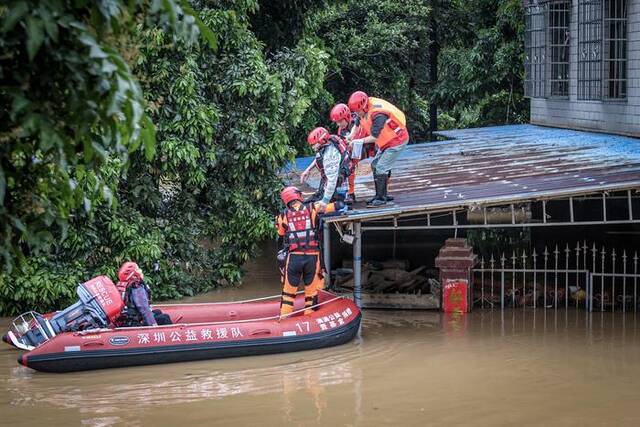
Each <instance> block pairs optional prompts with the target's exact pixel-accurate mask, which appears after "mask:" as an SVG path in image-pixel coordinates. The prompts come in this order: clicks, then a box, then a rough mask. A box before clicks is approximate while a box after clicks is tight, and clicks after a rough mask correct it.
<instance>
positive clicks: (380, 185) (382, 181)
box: [367, 174, 389, 208]
mask: <svg viewBox="0 0 640 427" xmlns="http://www.w3.org/2000/svg"><path fill="white" fill-rule="evenodd" d="M375 181H376V197H375V199H373V200H372V201H371V203H368V204H367V207H371V208H377V207H381V206H385V205H386V204H387V182H388V181H389V176H388V175H387V174H382V175H376V177H375Z"/></svg>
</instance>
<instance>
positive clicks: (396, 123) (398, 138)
mask: <svg viewBox="0 0 640 427" xmlns="http://www.w3.org/2000/svg"><path fill="white" fill-rule="evenodd" d="M378 114H386V115H387V116H388V117H389V118H388V119H387V121H386V123H385V124H384V126H383V128H382V130H381V131H380V134H379V135H378V138H377V139H376V145H377V146H378V148H380V149H381V150H384V149H385V148H391V147H395V146H397V145H400V144H402V143H404V142H406V141H407V140H408V139H409V131H407V119H406V118H405V116H404V113H403V112H402V111H400V110H399V109H398V108H397V107H396V106H395V105H393V104H392V103H390V102H387V101H385V100H384V99H380V98H374V97H369V110H368V111H367V112H366V114H365V115H364V117H363V118H362V119H360V126H362V128H363V129H364V130H365V131H366V132H367V134H368V135H371V126H372V125H373V119H375V116H377V115H378Z"/></svg>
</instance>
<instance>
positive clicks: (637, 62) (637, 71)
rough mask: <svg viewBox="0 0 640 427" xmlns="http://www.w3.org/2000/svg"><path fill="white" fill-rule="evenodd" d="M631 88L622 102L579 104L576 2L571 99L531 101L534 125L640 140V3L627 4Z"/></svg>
mask: <svg viewBox="0 0 640 427" xmlns="http://www.w3.org/2000/svg"><path fill="white" fill-rule="evenodd" d="M627 2H628V3H627V4H628V8H629V9H628V21H627V25H628V27H627V31H628V32H627V39H628V51H627V52H628V64H627V67H628V81H627V82H628V88H627V99H626V100H620V101H617V100H616V101H608V100H605V101H583V100H578V87H577V86H578V84H577V80H578V79H577V77H578V1H576V0H574V1H572V12H571V24H570V25H571V29H570V31H571V38H570V71H569V99H553V98H548V99H544V98H531V123H533V124H539V125H545V126H555V127H562V128H571V129H583V130H592V131H599V132H607V133H616V134H621V135H630V136H636V137H640V0H627Z"/></svg>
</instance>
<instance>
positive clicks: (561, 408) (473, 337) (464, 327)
mask: <svg viewBox="0 0 640 427" xmlns="http://www.w3.org/2000/svg"><path fill="white" fill-rule="evenodd" d="M271 261H272V259H271V258H270V255H268V256H266V257H263V258H261V259H260V260H257V261H256V262H255V263H254V266H253V267H252V268H254V270H252V272H251V274H249V276H248V279H247V283H246V285H245V286H243V287H241V288H237V289H230V290H222V291H216V292H213V293H210V294H208V295H205V296H200V297H198V298H197V300H215V301H220V300H226V299H242V298H245V297H253V296H264V295H273V294H276V293H278V290H279V289H278V278H277V274H276V272H275V266H274V265H273V263H272V262H271ZM270 268H273V269H274V270H273V273H271V271H272V270H269V269H270ZM256 271H257V272H256ZM637 322H638V320H637V316H636V315H634V314H627V315H626V316H625V315H622V314H619V313H618V314H615V315H613V314H611V313H594V314H593V315H588V314H587V313H585V312H583V311H578V310H568V311H564V310H559V311H556V310H537V311H533V310H513V311H506V312H500V311H484V312H480V311H478V312H474V313H472V314H470V315H442V314H440V313H435V312H416V311H411V312H402V311H366V312H365V314H364V319H363V328H362V336H361V338H360V339H357V340H355V341H353V342H351V343H348V344H346V345H343V346H340V347H335V348H329V349H322V350H317V351H309V352H300V353H290V354H279V355H270V356H257V357H245V358H237V359H224V360H213V361H201V362H191V363H181V364H171V365H158V366H148V367H137V368H126V369H112V370H105V371H94V372H84V373H73V374H43V373H37V372H34V371H31V370H29V369H27V368H22V367H18V366H17V364H16V362H15V358H16V356H17V354H18V352H17V351H15V350H13V349H10V348H9V347H8V346H3V347H1V349H0V381H2V383H3V386H4V387H3V388H4V390H5V391H4V392H3V393H2V394H0V411H1V412H2V417H3V418H2V420H3V423H6V424H7V425H34V424H36V423H42V422H46V423H48V424H49V425H83V426H111V425H134V426H138V425H140V426H142V425H154V426H165V425H167V426H176V425H212V424H213V425H267V426H268V425H282V424H287V425H289V424H291V425H361V426H369V425H392V426H395V425H429V424H437V425H441V424H471V425H487V424H494V425H511V424H516V423H518V424H534V425H576V424H582V425H585V424H586V425H637V424H638V422H640V415H638V411H637V398H638V385H639V384H640V381H639V380H638V378H640V349H639V347H638V341H637V326H638V325H637ZM2 323H3V324H2V326H3V328H4V326H5V325H6V323H7V319H3V322H2Z"/></svg>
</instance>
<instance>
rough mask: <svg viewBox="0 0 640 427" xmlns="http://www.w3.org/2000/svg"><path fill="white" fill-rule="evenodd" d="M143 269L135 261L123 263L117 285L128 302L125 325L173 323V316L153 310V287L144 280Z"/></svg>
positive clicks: (125, 301)
mask: <svg viewBox="0 0 640 427" xmlns="http://www.w3.org/2000/svg"><path fill="white" fill-rule="evenodd" d="M143 279H144V273H143V272H142V269H141V268H140V267H139V266H138V264H136V263H135V262H133V261H128V262H125V263H124V264H122V266H121V267H120V269H119V270H118V283H117V284H116V286H117V287H118V290H120V292H121V293H122V299H123V300H124V303H125V304H126V311H125V312H124V313H123V314H124V319H123V324H124V326H156V325H157V324H163V325H166V324H171V318H170V317H169V316H168V315H167V314H164V313H162V312H161V311H160V310H154V311H152V310H151V305H150V303H149V301H150V299H151V289H150V288H149V286H148V285H147V284H146V283H145V282H144V280H143Z"/></svg>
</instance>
